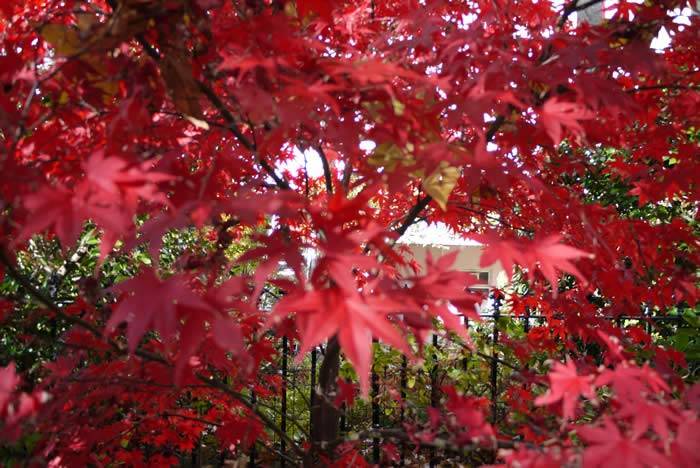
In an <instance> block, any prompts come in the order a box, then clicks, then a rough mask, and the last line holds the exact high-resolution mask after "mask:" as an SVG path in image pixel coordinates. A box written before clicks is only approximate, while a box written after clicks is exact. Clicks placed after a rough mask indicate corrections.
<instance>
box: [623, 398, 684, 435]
mask: <svg viewBox="0 0 700 468" xmlns="http://www.w3.org/2000/svg"><path fill="white" fill-rule="evenodd" d="M620 403H621V405H622V407H621V408H620V409H619V410H618V411H617V413H616V417H618V418H630V419H632V432H631V437H632V439H637V438H639V437H641V436H642V435H643V434H644V433H645V432H646V431H647V429H648V428H649V427H652V428H653V429H654V431H655V432H656V433H657V434H658V435H659V436H660V437H661V438H662V440H669V436H670V431H669V423H679V422H681V421H682V418H681V417H680V416H679V415H678V414H677V413H676V412H675V411H673V409H672V408H670V407H669V406H666V405H663V404H661V403H654V402H650V401H646V400H640V399H634V400H628V399H624V398H623V399H620Z"/></svg>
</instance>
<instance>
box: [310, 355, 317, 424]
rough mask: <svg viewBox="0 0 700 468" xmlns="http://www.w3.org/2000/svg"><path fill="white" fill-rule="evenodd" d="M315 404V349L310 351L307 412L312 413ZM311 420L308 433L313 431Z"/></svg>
mask: <svg viewBox="0 0 700 468" xmlns="http://www.w3.org/2000/svg"><path fill="white" fill-rule="evenodd" d="M315 402H316V347H314V349H312V350H311V394H310V395H309V410H311V411H313V407H314V403H315ZM311 421H312V418H309V432H311V431H312V430H313V428H312V427H311V425H312V422H311Z"/></svg>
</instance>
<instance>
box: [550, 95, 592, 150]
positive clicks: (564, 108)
mask: <svg viewBox="0 0 700 468" xmlns="http://www.w3.org/2000/svg"><path fill="white" fill-rule="evenodd" d="M541 117H542V124H543V125H544V128H545V130H546V132H547V134H548V135H549V137H550V138H551V139H552V142H554V144H555V145H558V144H559V143H560V142H561V140H562V133H563V132H564V130H569V131H570V132H571V133H573V134H574V135H575V136H576V137H580V136H581V135H583V127H581V124H580V123H579V121H580V120H587V119H592V118H593V117H594V114H593V113H592V112H591V111H589V110H588V109H586V108H585V107H584V106H582V105H581V104H578V103H575V102H569V101H560V100H559V99H558V98H551V99H548V100H547V102H545V103H544V106H542V111H541Z"/></svg>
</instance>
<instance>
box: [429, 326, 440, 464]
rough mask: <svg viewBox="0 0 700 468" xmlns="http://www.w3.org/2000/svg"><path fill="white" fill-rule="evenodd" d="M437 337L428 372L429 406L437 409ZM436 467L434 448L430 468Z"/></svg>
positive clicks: (438, 395) (433, 448)
mask: <svg viewBox="0 0 700 468" xmlns="http://www.w3.org/2000/svg"><path fill="white" fill-rule="evenodd" d="M437 348H438V336H437V333H433V368H432V369H431V370H430V371H431V372H430V406H432V407H433V408H437V407H438V404H439V399H440V392H439V389H438V381H437V380H438V370H439V368H438V362H437V361H438V356H437ZM435 466H437V450H436V449H435V447H432V448H431V449H430V467H431V468H432V467H435Z"/></svg>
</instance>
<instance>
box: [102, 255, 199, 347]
mask: <svg viewBox="0 0 700 468" xmlns="http://www.w3.org/2000/svg"><path fill="white" fill-rule="evenodd" d="M187 280H188V278H186V277H184V276H171V277H170V278H168V279H167V280H165V281H162V280H161V279H160V278H158V276H156V274H155V271H154V270H153V269H151V268H146V269H144V270H143V271H142V272H141V274H140V275H138V276H137V277H135V278H132V279H129V280H126V281H124V282H122V283H119V284H118V285H116V286H114V287H113V288H112V290H113V291H115V292H117V293H121V294H122V299H121V300H120V301H119V303H118V304H117V306H116V307H115V308H114V311H113V312H112V316H111V317H110V319H109V321H108V322H107V325H106V331H107V333H111V332H113V331H114V330H115V329H116V327H117V325H119V324H120V323H122V322H126V323H127V332H126V337H127V340H128V344H129V351H130V352H134V350H135V349H136V346H137V345H138V343H139V341H140V340H141V338H142V337H143V335H144V334H145V333H146V331H147V330H148V329H149V328H153V329H154V330H155V331H157V332H158V333H160V334H161V335H162V336H163V338H170V337H171V336H172V335H173V334H174V333H175V332H176V331H177V328H178V322H179V318H180V317H179V316H178V314H177V312H178V310H180V311H181V310H183V308H190V309H199V310H205V311H211V310H212V308H211V306H210V305H209V304H208V303H206V302H205V301H204V300H203V299H202V298H201V297H200V296H199V295H198V294H196V293H194V292H193V291H192V290H191V289H190V287H189V286H188V284H187V282H188V281H187Z"/></svg>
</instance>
